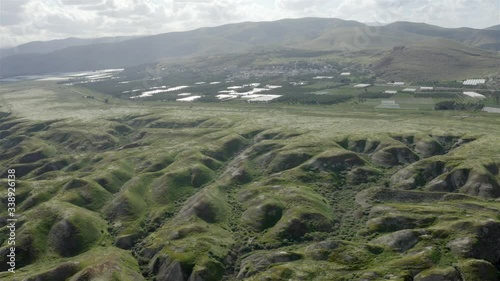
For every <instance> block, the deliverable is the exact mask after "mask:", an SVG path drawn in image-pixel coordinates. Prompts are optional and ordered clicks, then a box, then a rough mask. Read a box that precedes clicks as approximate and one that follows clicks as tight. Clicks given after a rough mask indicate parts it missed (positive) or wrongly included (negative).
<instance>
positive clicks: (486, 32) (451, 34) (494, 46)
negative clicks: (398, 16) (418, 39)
mask: <svg viewBox="0 0 500 281" xmlns="http://www.w3.org/2000/svg"><path fill="white" fill-rule="evenodd" d="M384 29H387V30H388V31H405V32H408V33H412V34H418V35H423V36H426V37H434V38H444V39H450V40H454V41H458V42H460V43H463V44H465V45H468V46H473V47H477V48H483V49H491V50H496V51H500V48H499V47H500V45H499V44H500V34H499V33H498V30H495V29H494V28H493V29H491V28H489V29H473V28H443V27H439V26H434V25H429V24H425V23H412V22H396V23H392V24H389V25H387V26H385V27H384Z"/></svg>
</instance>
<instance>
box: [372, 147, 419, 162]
mask: <svg viewBox="0 0 500 281" xmlns="http://www.w3.org/2000/svg"><path fill="white" fill-rule="evenodd" d="M371 158H372V160H373V162H374V163H375V164H377V165H380V166H384V167H393V166H398V165H402V164H410V163H413V162H416V161H418V159H419V157H418V155H416V154H415V153H414V152H413V151H411V150H410V149H409V148H408V147H406V146H389V147H386V148H383V149H381V150H379V151H377V152H375V153H374V154H373V155H372V157H371Z"/></svg>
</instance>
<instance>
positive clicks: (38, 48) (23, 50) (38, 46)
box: [0, 36, 136, 58]
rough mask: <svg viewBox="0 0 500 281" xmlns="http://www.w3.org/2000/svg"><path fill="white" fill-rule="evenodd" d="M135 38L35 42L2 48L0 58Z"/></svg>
mask: <svg viewBox="0 0 500 281" xmlns="http://www.w3.org/2000/svg"><path fill="white" fill-rule="evenodd" d="M134 37H136V36H118V37H102V38H91V39H82V38H73V37H72V38H65V39H57V40H50V41H34V42H29V43H26V44H22V45H19V46H17V47H13V48H1V49H0V58H3V57H8V56H12V55H16V54H48V53H52V52H54V51H57V50H62V49H65V48H68V47H74V46H84V45H94V44H102V43H117V42H121V41H125V40H129V39H132V38H134Z"/></svg>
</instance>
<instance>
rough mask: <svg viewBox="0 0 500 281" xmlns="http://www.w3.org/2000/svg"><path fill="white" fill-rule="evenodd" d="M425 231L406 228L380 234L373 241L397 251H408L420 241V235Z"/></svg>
mask: <svg viewBox="0 0 500 281" xmlns="http://www.w3.org/2000/svg"><path fill="white" fill-rule="evenodd" d="M424 233H425V232H424V231H417V230H409V229H405V230H400V231H396V232H393V233H389V234H386V235H383V236H380V237H378V238H377V239H375V240H372V241H371V243H374V244H381V245H385V246H388V247H389V248H391V249H392V250H394V251H397V252H406V251H407V250H409V249H411V248H413V246H415V245H416V244H417V243H418V241H419V240H420V239H419V237H420V235H422V234H424Z"/></svg>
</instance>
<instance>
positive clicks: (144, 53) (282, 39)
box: [0, 18, 500, 77]
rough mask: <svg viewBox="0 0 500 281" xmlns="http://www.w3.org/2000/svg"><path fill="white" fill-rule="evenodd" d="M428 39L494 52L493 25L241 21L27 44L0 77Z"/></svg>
mask: <svg viewBox="0 0 500 281" xmlns="http://www.w3.org/2000/svg"><path fill="white" fill-rule="evenodd" d="M434 39H446V40H451V43H448V44H444V45H445V46H447V48H458V49H461V48H471V49H484V50H489V51H482V52H480V53H481V54H488V55H489V56H492V57H494V56H495V55H498V53H497V51H499V50H500V30H498V27H491V28H488V29H471V28H442V27H438V26H432V25H428V24H423V23H411V22H396V23H392V24H389V25H386V26H379V27H369V26H367V25H366V24H363V23H359V22H355V21H345V20H340V19H331V18H303V19H285V20H279V21H273V22H244V23H237V24H228V25H223V26H219V27H209V28H200V29H196V30H192V31H186V32H171V33H164V34H159V35H154V36H144V37H140V38H124V37H119V38H100V39H95V41H92V40H86V39H75V38H73V39H71V38H70V39H64V40H54V41H48V42H33V43H28V44H25V45H22V46H19V47H18V48H17V50H18V51H19V52H18V53H16V54H13V55H9V56H6V57H3V58H1V59H0V76H1V77H10V76H17V75H33V74H44V73H52V72H67V71H81V70H96V69H104V68H117V67H128V66H133V65H139V64H145V63H155V62H160V61H168V60H170V59H172V58H188V57H199V56H207V55H216V54H227V53H240V52H249V51H251V50H253V49H256V48H259V47H263V46H265V47H269V46H271V47H282V48H296V49H303V50H332V51H339V52H349V51H360V50H368V51H370V52H373V53H376V52H380V51H388V50H391V49H392V48H393V47H396V46H404V45H408V44H416V43H419V42H423V41H430V42H432V40H434ZM81 40H84V41H81ZM452 45H456V46H452ZM442 47H443V46H441V45H440V48H441V51H443V52H446V49H442ZM478 52H479V51H474V52H469V53H478ZM7 53H8V52H7ZM462 55H466V54H465V53H463V54H462ZM2 56H3V55H2Z"/></svg>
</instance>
